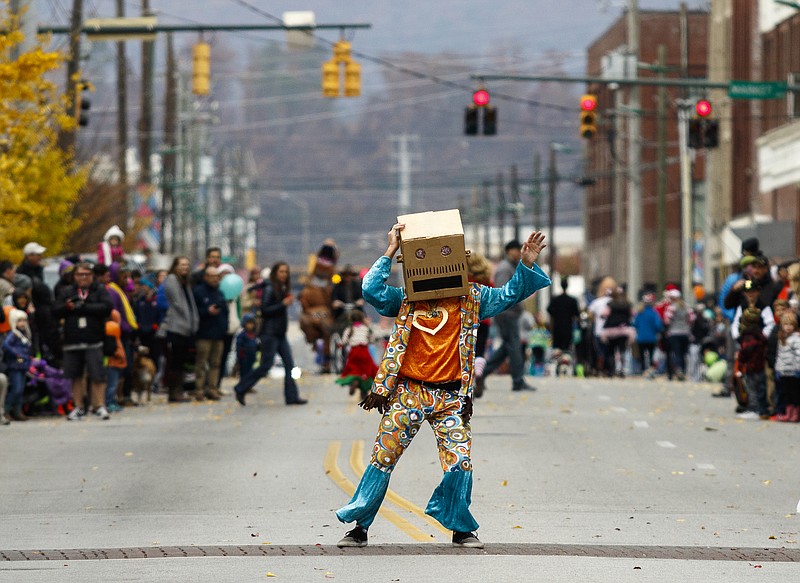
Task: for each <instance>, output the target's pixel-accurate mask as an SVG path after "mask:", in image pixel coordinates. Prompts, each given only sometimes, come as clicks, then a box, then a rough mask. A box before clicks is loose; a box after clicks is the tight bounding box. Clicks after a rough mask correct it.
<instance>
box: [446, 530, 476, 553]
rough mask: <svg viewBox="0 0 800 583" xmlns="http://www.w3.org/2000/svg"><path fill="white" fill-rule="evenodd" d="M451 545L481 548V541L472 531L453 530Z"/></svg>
mask: <svg viewBox="0 0 800 583" xmlns="http://www.w3.org/2000/svg"><path fill="white" fill-rule="evenodd" d="M453 546H454V547H463V548H465V549H482V548H483V543H482V542H481V541H480V540H478V535H476V534H475V533H474V532H458V531H453Z"/></svg>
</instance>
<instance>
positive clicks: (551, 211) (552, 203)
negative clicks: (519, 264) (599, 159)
mask: <svg viewBox="0 0 800 583" xmlns="http://www.w3.org/2000/svg"><path fill="white" fill-rule="evenodd" d="M571 151H572V150H571V149H570V148H569V146H566V145H564V144H561V143H559V142H550V169H549V171H548V185H549V188H548V203H547V206H548V208H547V215H548V217H547V219H548V220H547V223H548V233H547V234H548V236H549V237H550V240H549V241H548V242H547V246H548V247H549V248H550V256H549V264H550V277H551V278H552V277H553V276H554V275H555V273H556V259H557V255H556V237H555V231H556V185H557V183H558V170H557V169H556V152H565V153H569V152H571Z"/></svg>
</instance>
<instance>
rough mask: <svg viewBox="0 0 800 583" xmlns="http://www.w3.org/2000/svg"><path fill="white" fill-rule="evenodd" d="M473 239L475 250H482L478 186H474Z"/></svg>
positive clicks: (471, 213) (471, 214)
mask: <svg viewBox="0 0 800 583" xmlns="http://www.w3.org/2000/svg"><path fill="white" fill-rule="evenodd" d="M470 216H471V217H472V240H473V245H474V246H475V250H476V251H478V250H480V249H481V248H482V247H483V246H482V245H481V243H480V238H481V213H480V191H479V190H478V187H477V186H473V187H472V211H471V212H470Z"/></svg>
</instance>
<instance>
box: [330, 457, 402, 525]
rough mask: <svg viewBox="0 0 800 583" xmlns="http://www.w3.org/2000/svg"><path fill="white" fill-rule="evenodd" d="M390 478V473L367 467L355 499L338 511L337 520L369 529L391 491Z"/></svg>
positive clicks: (354, 495) (370, 466) (371, 466)
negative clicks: (387, 492)
mask: <svg viewBox="0 0 800 583" xmlns="http://www.w3.org/2000/svg"><path fill="white" fill-rule="evenodd" d="M390 476H391V474H390V473H389V472H382V471H380V470H379V469H377V468H376V467H375V466H373V465H369V466H367V469H366V471H365V472H364V475H363V476H361V481H360V482H359V483H358V488H356V491H355V493H354V494H353V498H352V499H351V500H350V502H349V503H348V504H347V506H343V507H342V508H340V509H339V510H337V511H336V518H338V519H339V520H340V521H341V522H345V523H347V522H353V521H355V522H356V523H357V524H359V525H360V526H363V527H364V528H369V526H370V525H371V524H372V521H373V520H375V515H376V514H378V510H379V509H380V507H381V504H382V503H383V498H384V496H386V490H388V489H389V477H390Z"/></svg>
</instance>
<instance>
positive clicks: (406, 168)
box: [391, 134, 419, 215]
mask: <svg viewBox="0 0 800 583" xmlns="http://www.w3.org/2000/svg"><path fill="white" fill-rule="evenodd" d="M391 140H392V141H393V142H395V143H396V144H397V151H396V152H395V153H394V154H393V157H394V159H395V171H396V172H397V214H398V215H405V214H408V213H409V212H411V171H412V162H413V161H414V160H415V159H417V158H418V157H419V154H412V153H411V151H410V149H409V142H411V141H414V142H417V141H418V140H419V136H416V135H408V134H401V135H399V136H392V138H391Z"/></svg>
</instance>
